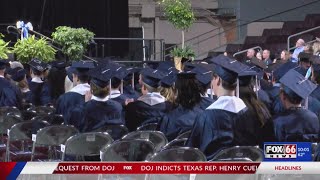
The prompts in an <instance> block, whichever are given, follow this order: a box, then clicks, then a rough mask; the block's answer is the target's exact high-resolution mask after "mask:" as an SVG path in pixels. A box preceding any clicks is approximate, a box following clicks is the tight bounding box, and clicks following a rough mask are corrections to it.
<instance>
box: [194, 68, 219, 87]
mask: <svg viewBox="0 0 320 180" xmlns="http://www.w3.org/2000/svg"><path fill="white" fill-rule="evenodd" d="M205 65H206V66H207V68H205V67H204V66H202V65H200V64H199V65H198V66H197V67H195V68H194V69H192V70H191V71H192V72H194V73H196V79H197V80H198V81H199V82H200V83H201V84H203V85H207V84H209V83H210V82H211V80H212V71H213V67H214V66H213V65H211V64H210V65H209V64H205Z"/></svg>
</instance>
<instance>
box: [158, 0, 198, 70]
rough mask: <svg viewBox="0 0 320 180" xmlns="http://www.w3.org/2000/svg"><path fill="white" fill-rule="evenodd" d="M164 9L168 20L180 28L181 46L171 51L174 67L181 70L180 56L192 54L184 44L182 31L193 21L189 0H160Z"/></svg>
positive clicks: (188, 56)
mask: <svg viewBox="0 0 320 180" xmlns="http://www.w3.org/2000/svg"><path fill="white" fill-rule="evenodd" d="M160 3H161V4H162V5H163V7H164V11H165V16H166V17H167V19H168V21H169V22H170V23H171V24H172V25H173V26H174V27H175V28H177V29H179V30H181V48H180V47H176V48H175V49H173V50H172V51H171V54H172V55H173V57H174V64H175V67H176V68H177V69H178V70H179V71H182V63H181V60H182V58H190V57H192V56H194V52H193V51H192V49H191V48H189V47H186V46H185V44H184V32H185V31H186V30H187V29H189V28H190V27H191V26H192V24H193V22H194V21H195V17H194V13H193V11H192V7H191V2H190V0H162V1H161V2H160Z"/></svg>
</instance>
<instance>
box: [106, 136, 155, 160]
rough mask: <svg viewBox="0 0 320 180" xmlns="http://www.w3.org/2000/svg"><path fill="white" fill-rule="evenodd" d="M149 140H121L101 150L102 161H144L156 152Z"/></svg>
mask: <svg viewBox="0 0 320 180" xmlns="http://www.w3.org/2000/svg"><path fill="white" fill-rule="evenodd" d="M154 152H155V151H154V145H153V144H152V143H151V142H150V141H149V140H144V139H134V140H120V141H115V142H114V143H112V144H110V145H108V146H106V147H104V148H103V149H102V150H101V155H100V159H101V161H144V160H146V159H147V158H148V157H150V156H152V155H153V153H154Z"/></svg>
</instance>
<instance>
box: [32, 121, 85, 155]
mask: <svg viewBox="0 0 320 180" xmlns="http://www.w3.org/2000/svg"><path fill="white" fill-rule="evenodd" d="M78 133H79V131H78V130H77V129H76V128H75V127H73V126H66V125H54V126H48V127H44V128H42V129H40V130H39V131H38V132H37V134H33V135H32V136H33V138H32V141H33V147H32V156H31V161H33V160H35V155H36V153H37V151H36V147H39V146H41V147H47V148H48V149H46V150H47V152H46V153H45V154H47V155H48V157H47V158H46V159H48V160H57V159H59V160H60V159H61V153H60V152H59V151H60V145H61V144H65V142H66V141H67V139H68V138H70V137H71V136H73V135H75V134H78Z"/></svg>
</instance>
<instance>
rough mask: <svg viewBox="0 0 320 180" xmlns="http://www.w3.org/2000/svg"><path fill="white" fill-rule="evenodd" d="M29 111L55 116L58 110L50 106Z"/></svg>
mask: <svg viewBox="0 0 320 180" xmlns="http://www.w3.org/2000/svg"><path fill="white" fill-rule="evenodd" d="M28 111H35V112H37V114H38V115H49V114H53V113H54V112H55V111H56V110H55V108H53V107H50V106H38V107H31V108H29V109H28Z"/></svg>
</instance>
